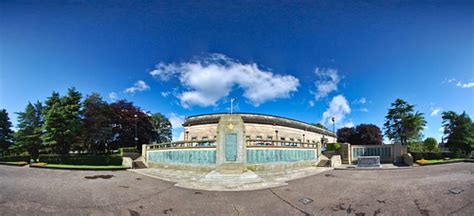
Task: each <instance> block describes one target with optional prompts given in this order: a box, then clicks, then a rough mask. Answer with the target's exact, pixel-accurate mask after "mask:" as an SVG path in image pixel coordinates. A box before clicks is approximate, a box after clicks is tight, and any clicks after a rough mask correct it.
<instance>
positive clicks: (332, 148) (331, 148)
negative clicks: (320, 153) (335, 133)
mask: <svg viewBox="0 0 474 216" xmlns="http://www.w3.org/2000/svg"><path fill="white" fill-rule="evenodd" d="M340 149H341V144H340V143H328V144H326V151H336V152H337V151H339V150H340Z"/></svg>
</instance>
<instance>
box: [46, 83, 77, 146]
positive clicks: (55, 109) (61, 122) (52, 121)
mask: <svg viewBox="0 0 474 216" xmlns="http://www.w3.org/2000/svg"><path fill="white" fill-rule="evenodd" d="M45 103H46V109H45V123H44V129H45V135H44V136H43V139H44V141H45V142H46V143H47V144H48V145H49V146H50V147H51V148H52V150H53V151H54V152H55V153H59V154H67V153H69V151H70V150H71V148H73V147H77V146H80V140H81V132H82V119H81V116H82V110H81V106H82V104H81V93H79V92H78V91H77V90H76V89H75V88H70V89H68V94H67V95H66V96H64V97H62V98H61V97H60V96H59V94H58V93H57V92H53V94H52V95H51V97H49V98H48V99H47V100H46V102H45Z"/></svg>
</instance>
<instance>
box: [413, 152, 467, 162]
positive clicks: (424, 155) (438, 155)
mask: <svg viewBox="0 0 474 216" xmlns="http://www.w3.org/2000/svg"><path fill="white" fill-rule="evenodd" d="M410 153H411V155H412V156H413V158H414V159H415V161H417V160H421V159H425V160H440V159H444V158H456V157H458V155H457V154H456V153H452V152H410Z"/></svg>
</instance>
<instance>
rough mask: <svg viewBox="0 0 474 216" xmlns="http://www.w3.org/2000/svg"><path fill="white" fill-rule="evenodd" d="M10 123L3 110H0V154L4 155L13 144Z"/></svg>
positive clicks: (6, 113) (5, 111)
mask: <svg viewBox="0 0 474 216" xmlns="http://www.w3.org/2000/svg"><path fill="white" fill-rule="evenodd" d="M11 127H12V123H11V122H10V118H9V117H8V112H7V110H5V109H1V110H0V150H1V152H0V153H1V154H6V153H7V152H8V148H9V147H10V145H11V144H12V142H13V131H12V129H11Z"/></svg>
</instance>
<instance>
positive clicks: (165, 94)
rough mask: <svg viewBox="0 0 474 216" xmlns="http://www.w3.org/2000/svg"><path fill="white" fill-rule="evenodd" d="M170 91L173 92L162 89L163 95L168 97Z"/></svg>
mask: <svg viewBox="0 0 474 216" xmlns="http://www.w3.org/2000/svg"><path fill="white" fill-rule="evenodd" d="M170 93H171V92H169V91H162V92H161V96H163V97H168V96H169V95H170Z"/></svg>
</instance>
